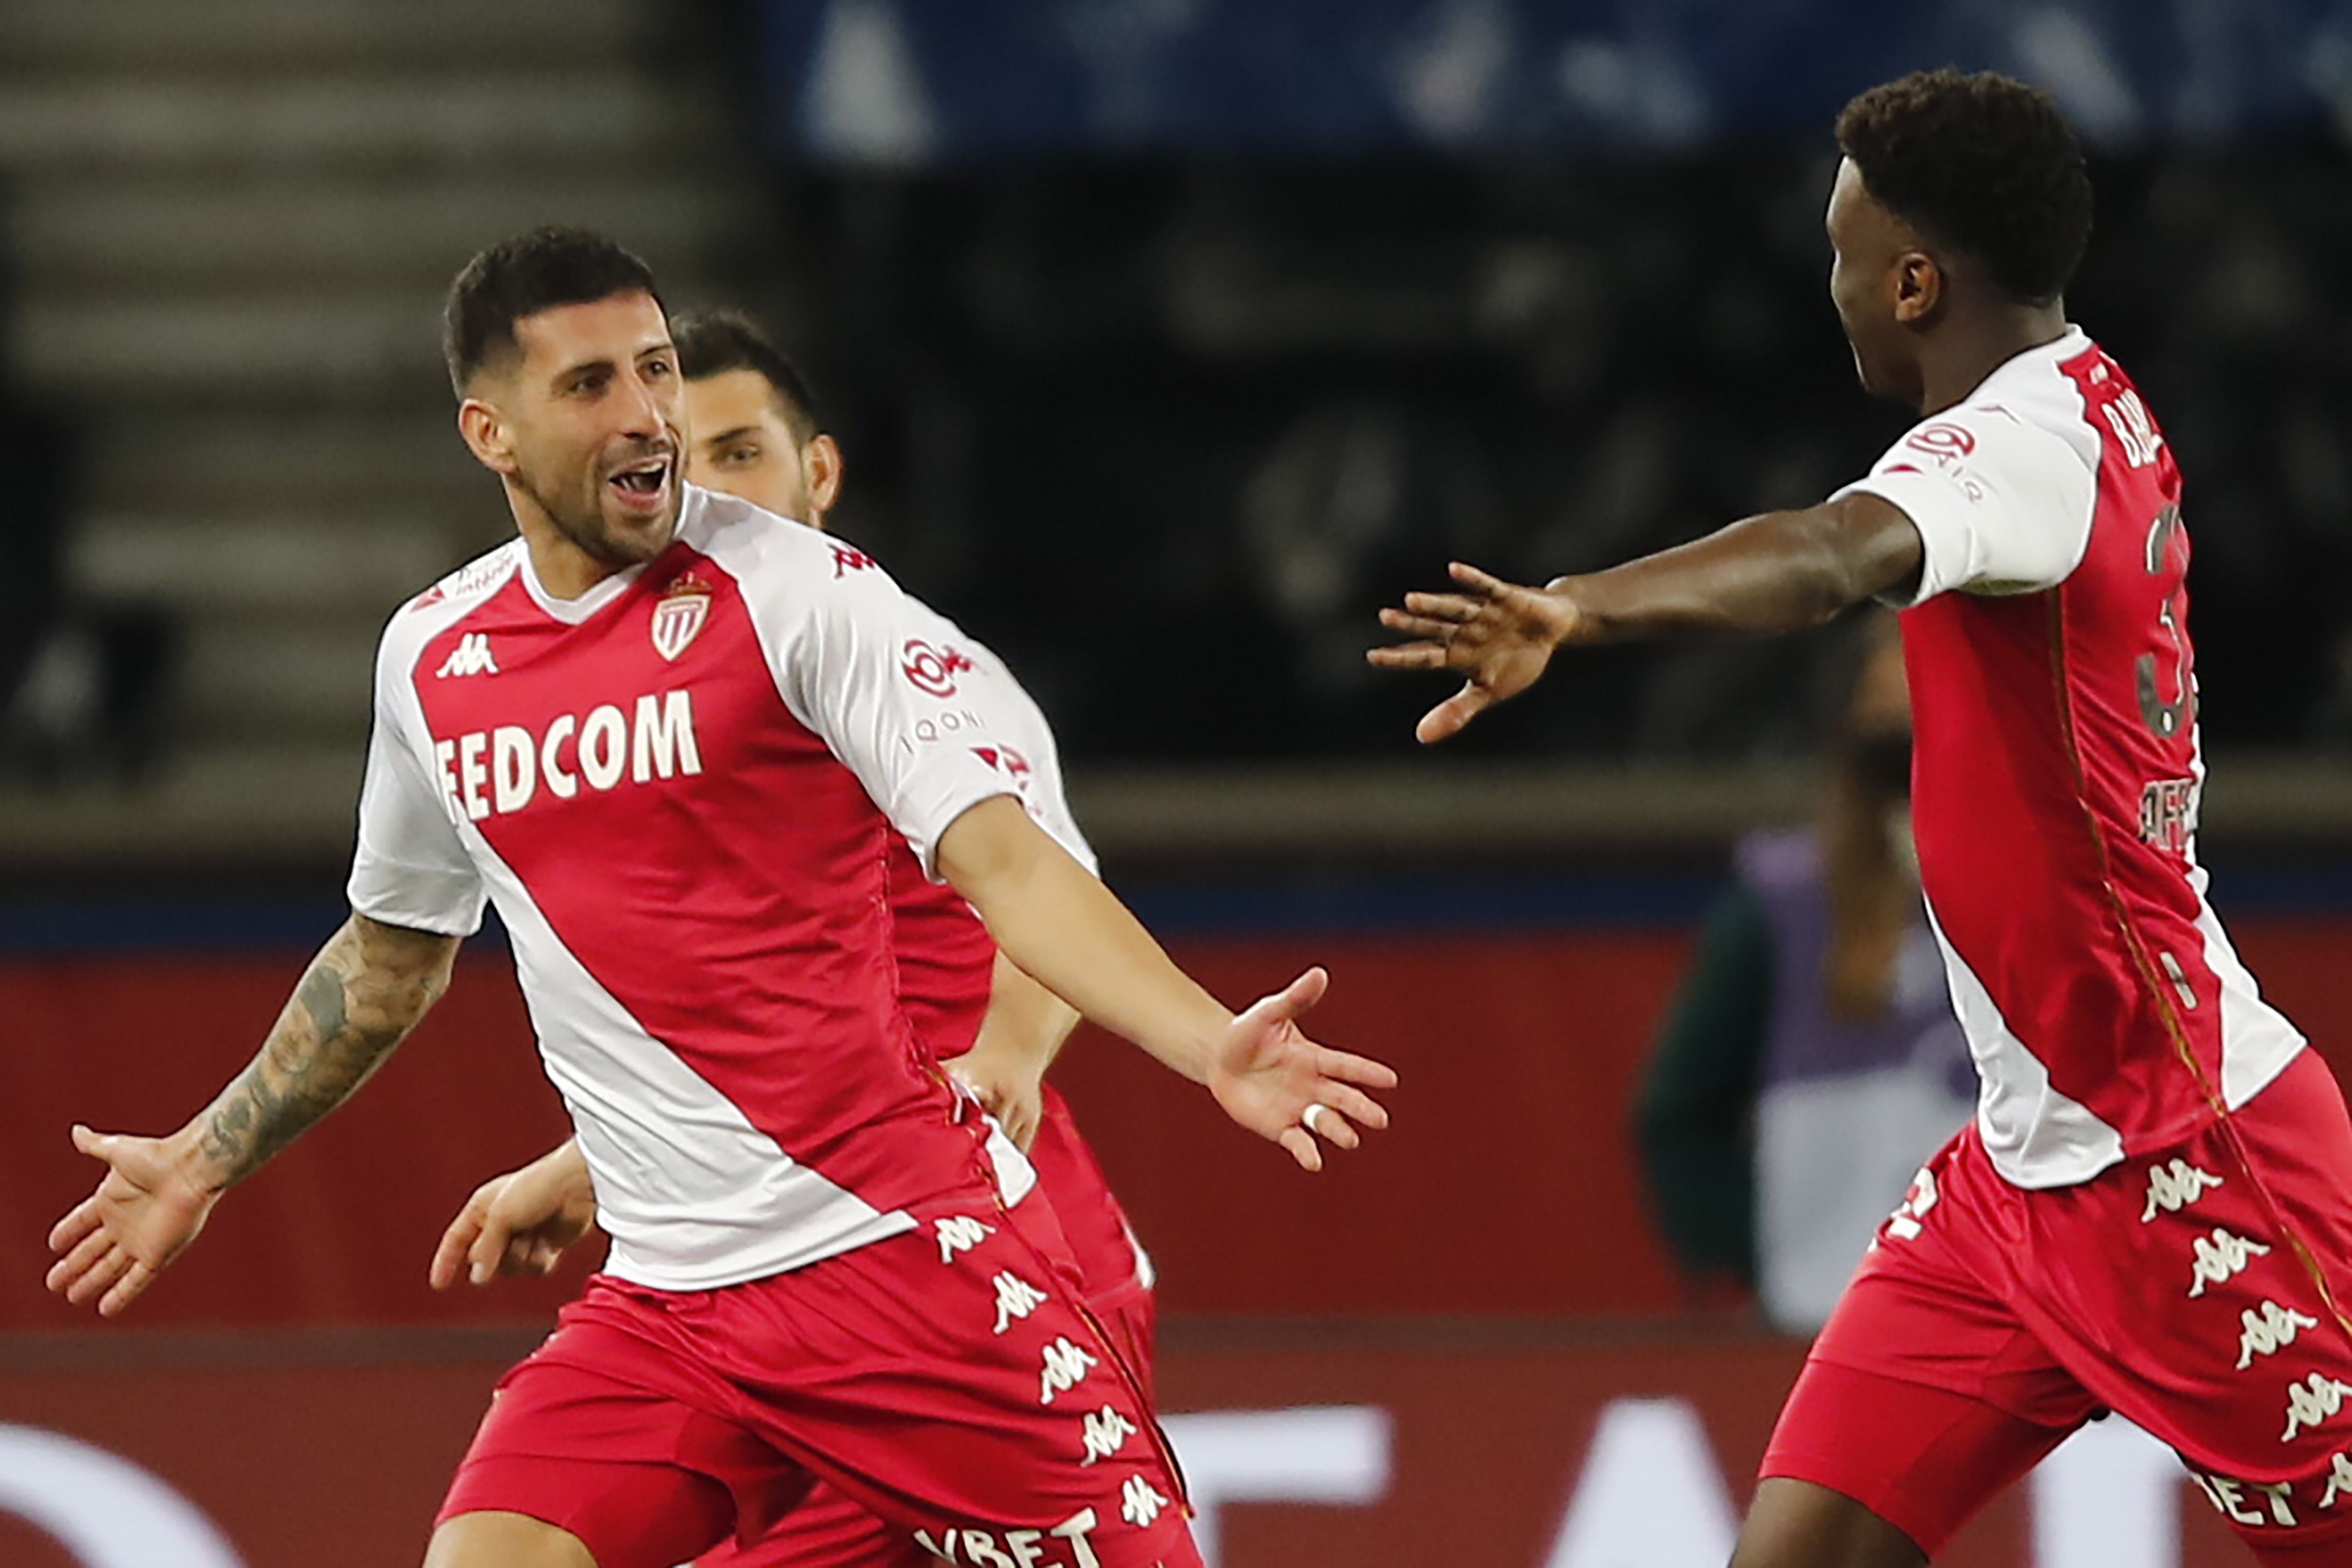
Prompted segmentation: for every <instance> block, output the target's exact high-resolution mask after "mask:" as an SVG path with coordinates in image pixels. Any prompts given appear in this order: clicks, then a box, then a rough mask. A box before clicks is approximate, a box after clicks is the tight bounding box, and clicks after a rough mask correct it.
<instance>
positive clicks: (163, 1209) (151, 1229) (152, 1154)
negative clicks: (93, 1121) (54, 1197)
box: [47, 1127, 222, 1318]
mask: <svg viewBox="0 0 2352 1568" xmlns="http://www.w3.org/2000/svg"><path fill="white" fill-rule="evenodd" d="M73 1142H74V1147H75V1148H77V1149H79V1150H80V1151H81V1152H83V1153H85V1154H88V1155H89V1156H90V1157H92V1158H93V1159H98V1160H103V1161H105V1162H106V1174H105V1175H104V1176H103V1177H101V1178H100V1181H99V1184H98V1190H97V1191H96V1192H94V1193H92V1194H90V1195H89V1196H88V1197H86V1198H84V1199H82V1201H81V1202H79V1203H78V1204H76V1205H74V1206H73V1207H72V1208H71V1209H69V1210H68V1211H67V1213H66V1216H65V1217H64V1218H63V1219H61V1220H59V1221H58V1223H57V1224H56V1225H55V1226H52V1227H51V1228H50V1231H49V1250H50V1251H52V1252H54V1253H56V1254H58V1260H57V1262H56V1263H54V1264H52V1265H51V1266H50V1268H49V1273H48V1279H47V1284H48V1287H49V1289H52V1290H55V1291H57V1292H58V1294H59V1295H61V1296H63V1297H64V1298H65V1299H66V1300H68V1301H71V1302H72V1303H73V1304H74V1305H75V1306H77V1307H81V1306H87V1305H89V1303H90V1302H92V1301H96V1302H97V1303H98V1311H99V1315H100V1317H104V1318H111V1317H113V1316H115V1315H116V1314H117V1313H119V1312H121V1310H123V1309H125V1308H126V1307H128V1306H130V1305H131V1302H133V1301H135V1300H138V1299H139V1297H140V1295H141V1294H142V1292H143V1291H145V1289H147V1287H148V1286H149V1285H151V1284H152V1283H154V1279H155V1276H156V1275H157V1274H159V1273H161V1272H163V1268H164V1266H165V1265H166V1264H168V1263H170V1262H171V1261H172V1259H173V1258H177V1257H178V1256H180V1254H181V1253H182V1252H184V1251H185V1250H186V1249H187V1246H188V1244H189V1243H190V1242H192V1241H194V1240H195V1239H196V1233H197V1232H198V1231H201V1230H202V1229H204V1228H205V1220H207V1219H209V1218H210V1217H211V1216H212V1212H213V1205H215V1204H216V1203H218V1202H220V1197H221V1191H222V1189H219V1188H214V1187H206V1186H204V1185H202V1184H198V1183H197V1182H195V1181H194V1180H192V1179H191V1178H190V1177H189V1175H188V1174H187V1173H186V1172H185V1171H184V1169H183V1168H182V1167H181V1164H180V1162H179V1160H178V1159H177V1158H176V1156H175V1152H174V1146H173V1142H172V1141H171V1140H169V1139H163V1138H134V1137H131V1135H129V1134H128V1133H121V1132H93V1131H90V1130H89V1128H87V1127H76V1128H75V1129H74V1130H73Z"/></svg>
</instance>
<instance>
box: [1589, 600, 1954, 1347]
mask: <svg viewBox="0 0 2352 1568" xmlns="http://www.w3.org/2000/svg"><path fill="white" fill-rule="evenodd" d="M1862 643H1863V647H1862V658H1861V660H1860V663H1859V668H1857V670H1856V672H1855V676H1854V679H1853V690H1852V692H1851V693H1850V694H1848V696H1847V699H1846V702H1845V705H1844V710H1843V713H1842V714H1841V715H1840V718H1839V722H1838V727H1837V735H1836V739H1835V742H1834V743H1833V744H1832V749H1831V752H1830V758H1829V764H1828V769H1827V778H1826V780H1825V784H1824V788H1823V790H1822V804H1821V814H1820V816H1819V819H1818V820H1817V821H1816V823H1815V824H1814V825H1813V826H1809V827H1801V828H1793V829H1785V830H1783V829H1774V830H1769V831H1764V832H1759V833H1751V834H1749V835H1748V837H1745V838H1743V839H1741V840H1740V842H1739V847H1738V849H1737V851H1735V853H1734V855H1733V858H1732V859H1733V864H1732V879H1731V884H1730V886H1729V887H1728V888H1727V889H1725V890H1724V892H1723V893H1722V894H1721V896H1719V897H1718V898H1717V900H1716V902H1715V905H1714V907H1713V908H1711V909H1710V910H1708V911H1707V917H1706V922H1705V924H1704V925H1703V927H1702V928H1701V930H1700V933H1699V942H1698V949H1697V952H1696V954H1695V955H1694V957H1693V958H1692V961H1691V971H1690V973H1689V975H1688V976H1687V978H1685V981H1684V983H1683V989H1682V993H1681V994H1680V995H1679V996H1678V997H1677V998H1676V1000H1675V1007H1674V1011H1673V1013H1672V1014H1671V1015H1670V1016H1669V1017H1668V1019H1667V1023H1666V1026H1665V1028H1664V1031H1663V1032H1662V1034H1661V1035H1660V1037H1659V1040H1658V1045H1657V1048H1656V1049H1655V1050H1654V1051H1653V1052H1652V1053H1651V1057H1650V1061H1649V1064H1648V1067H1647V1069H1646V1070H1645V1071H1644V1073H1643V1081H1642V1089H1641V1099H1640V1101H1639V1103H1638V1105H1637V1106H1636V1109H1635V1122H1636V1129H1637V1131H1638V1134H1639V1138H1640V1142H1641V1145H1642V1155H1643V1173H1645V1174H1646V1175H1647V1176H1648V1178H1649V1184H1650V1197H1651V1202H1652V1204H1653V1205H1654V1207H1655V1208H1656V1211H1657V1214H1658V1217H1659V1221H1660V1224H1661V1226H1662V1228H1663V1229H1664V1233H1665V1236H1666V1239H1667V1241H1668V1243H1669V1244H1670V1245H1671V1246H1672V1247H1673V1248H1674V1253H1675V1260H1676V1261H1677V1262H1679V1263H1680V1264H1681V1265H1682V1266H1683V1268H1684V1270H1685V1273H1686V1274H1687V1275H1689V1276H1690V1277H1692V1278H1693V1279H1695V1280H1705V1279H1710V1278H1721V1277H1723V1276H1726V1275H1728V1276H1729V1277H1731V1278H1733V1279H1737V1280H1738V1282H1739V1283H1740V1284H1741V1285H1744V1286H1747V1287H1748V1288H1750V1289H1753V1290H1754V1291H1755V1293H1756V1300H1757V1304H1758V1306H1759V1308H1760V1309H1761V1310H1762V1311H1763V1314H1764V1317H1765V1320H1766V1321H1769V1323H1771V1325H1772V1326H1773V1327H1774V1328H1777V1329H1780V1330H1782V1331H1785V1332H1789V1333H1801V1334H1811V1333H1813V1332H1814V1331H1817V1330H1819V1329H1820V1328H1821V1326H1822V1323H1823V1322H1824V1321H1827V1320H1828V1318H1829V1315H1830V1310H1831V1309H1832V1307H1835V1306H1836V1305H1837V1300H1838V1297H1839V1296H1840V1295H1841V1294H1843V1291H1844V1289H1845V1282H1846V1280H1847V1279H1849V1278H1851V1277H1852V1275H1853V1266H1854V1264H1855V1262H1856V1261H1857V1260H1858V1259H1859V1258H1861V1257H1862V1249H1863V1248H1864V1247H1865V1246H1866V1245H1868V1243H1869V1241H1870V1236H1871V1233H1872V1232H1873V1231H1874V1230H1875V1229H1877V1228H1878V1223H1879V1221H1881V1220H1883V1219H1885V1217H1886V1211H1887V1210H1888V1209H1890V1208H1892V1207H1894V1206H1895V1203H1896V1202H1897V1201H1898V1200H1900V1199H1901V1198H1902V1196H1903V1192H1904V1189H1905V1188H1906V1186H1908V1185H1909V1184H1910V1182H1911V1173H1913V1172H1914V1171H1916V1170H1917V1169H1918V1168H1919V1162H1920V1161H1921V1160H1922V1159H1924V1158H1926V1157H1927V1155H1928V1154H1930V1153H1932V1152H1934V1151H1935V1150H1936V1148H1937V1146H1938V1145H1940V1144H1941V1143H1942V1142H1944V1141H1945V1140H1946V1139H1947V1138H1949V1137H1950V1136H1951V1134H1952V1130H1953V1129H1954V1128H1956V1127H1958V1126H1960V1125H1961V1124H1962V1123H1964V1122H1965V1121H1968V1119H1969V1112H1970V1111H1971V1110H1974V1109H1975V1108H1976V1071H1975V1068H1974V1066H1973V1064H1972V1063H1971V1062H1970V1061H1969V1049H1968V1042H1967V1041H1966V1040H1965V1039H1964V1038H1963V1037H1961V1034H1960V1028H1959V1025H1958V1022H1956V1021H1955V1020H1954V1018H1953V1016H1952V1004H1951V996H1950V994H1949V992H1948V991H1947V990H1946V988H1945V985H1944V970H1943V963H1942V960H1941V959H1940V958H1939V957H1938V956H1937V951H1936V939H1935V936H1934V935H1933V934H1932V933H1931V932H1930V931H1928V929H1927V921H1926V919H1925V918H1924V917H1923V915H1922V914H1921V910H1920V904H1919V869H1918V858H1917V857H1916V855H1915V854H1914V853H1913V850H1912V847H1911V700H1910V697H1909V694H1908V692H1907V690H1906V687H1905V684H1904V679H1903V645H1902V643H1901V642H1900V641H1899V640H1898V638H1897V637H1896V635H1895V617H1894V616H1889V615H1886V614H1885V613H1883V612H1881V613H1877V614H1874V615H1873V616H1870V617H1869V619H1868V621H1867V622H1866V623H1865V626H1864V632H1863V637H1862Z"/></svg>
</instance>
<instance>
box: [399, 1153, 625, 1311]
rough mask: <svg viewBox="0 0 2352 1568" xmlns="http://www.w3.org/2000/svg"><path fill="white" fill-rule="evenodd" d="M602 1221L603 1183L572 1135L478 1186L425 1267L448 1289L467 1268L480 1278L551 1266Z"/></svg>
mask: <svg viewBox="0 0 2352 1568" xmlns="http://www.w3.org/2000/svg"><path fill="white" fill-rule="evenodd" d="M595 1223H596V1188H595V1184H593V1182H592V1181H590V1179H589V1175H588V1158H587V1156H586V1155H584V1154H583V1153H582V1152H580V1140H578V1139H577V1138H567V1139H565V1140H564V1141H563V1142H561V1143H559V1144H557V1145H556V1146H555V1147H554V1148H552V1149H551V1150H549V1151H548V1152H546V1153H544V1154H541V1156H540V1157H539V1158H538V1159H536V1160H533V1161H532V1162H531V1163H530V1164H528V1165H525V1166H523V1167H522V1168H521V1169H520V1170H517V1171H509V1172H507V1173H505V1174H503V1175H498V1176H492V1177H491V1178H490V1179H489V1180H488V1181H487V1182H484V1183H483V1184H481V1185H480V1186H478V1187H476V1188H475V1189H474V1194H473V1196H471V1197H469V1198H467V1200H466V1202H465V1204H464V1205H463V1206H462V1207H460V1208H459V1209H458V1210H457V1218H455V1219H453V1220H451V1221H450V1222H449V1228H448V1229H446V1230H445V1231H443V1232H442V1233H441V1245H440V1246H439V1247H436V1249H435V1250H434V1253H433V1264H432V1267H431V1268H430V1269H428V1270H427V1272H426V1276H425V1277H426V1279H429V1280H430V1281H431V1282H432V1285H433V1289H436V1290H446V1289H448V1288H449V1287H450V1286H452V1285H455V1284H456V1283H457V1276H458V1275H459V1274H460V1273H461V1272H462V1273H463V1274H464V1275H465V1276H466V1278H467V1279H468V1280H470V1281H471V1282H472V1283H474V1284H476V1285H488V1283H490V1281H492V1280H493V1279H498V1278H499V1276H500V1275H508V1274H534V1275H537V1274H547V1273H551V1272H552V1271H553V1269H554V1268H555V1265H556V1263H557V1262H558V1261H559V1260H560V1259H561V1258H562V1257H563V1254H564V1250H565V1249H566V1248H567V1247H571V1246H572V1243H574V1242H576V1241H578V1240H579V1239H580V1238H581V1237H583V1236H585V1235H587V1234H588V1232H589V1230H590V1228H591V1227H592V1226H594V1225H595Z"/></svg>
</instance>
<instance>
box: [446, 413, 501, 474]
mask: <svg viewBox="0 0 2352 1568" xmlns="http://www.w3.org/2000/svg"><path fill="white" fill-rule="evenodd" d="M457 434H458V435H460V436H462V437H465V440H466V449H467V451H469V452H471V453H473V454H474V460H475V461H476V462H478V463H479V464H481V465H482V467H484V468H488V469H489V470H490V471H491V472H492V473H494V474H511V473H513V472H514V471H515V458H514V448H513V447H512V446H511V445H510V444H509V441H508V439H507V422H506V420H505V418H504V417H503V416H501V415H500V414H499V411H498V407H497V405H494V404H491V403H488V402H485V401H484V400H483V399H481V398H478V397H469V398H467V399H466V401H465V402H463V403H460V404H459V405H457Z"/></svg>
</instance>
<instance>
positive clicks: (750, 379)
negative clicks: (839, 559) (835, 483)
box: [686, 370, 824, 527]
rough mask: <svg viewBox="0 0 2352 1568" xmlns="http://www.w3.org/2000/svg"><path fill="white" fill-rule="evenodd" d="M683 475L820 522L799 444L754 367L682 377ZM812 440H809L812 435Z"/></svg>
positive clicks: (777, 511) (771, 391)
mask: <svg viewBox="0 0 2352 1568" xmlns="http://www.w3.org/2000/svg"><path fill="white" fill-rule="evenodd" d="M686 412H687V420H686V424H687V428H688V429H689V430H691V431H693V432H694V439H693V442H692V443H691V444H690V445H689V446H688V448H687V459H686V477H687V478H688V479H689V480H691V481H692V482H693V483H695V484H698V485H702V486H704V487H706V488H708V489H714V490H725V491H726V492H727V493H728V494H729V495H731V496H740V497H741V498H742V499H743V500H747V501H750V502H751V504H752V505H753V506H756V507H761V508H763V509H765V510H769V511H772V512H774V513H775V514H776V515H777V516H778V517H789V518H792V519H794V520H795V521H801V522H805V523H809V524H812V525H814V526H816V527H823V526H824V508H823V507H822V506H821V505H818V504H817V501H816V497H815V496H814V493H813V490H814V487H813V485H812V483H811V475H810V464H809V461H808V457H807V453H806V451H805V449H804V448H803V446H802V444H801V441H800V439H799V437H796V436H794V435H793V428H792V426H791V425H789V424H788V423H786V421H785V419H784V411H783V409H782V406H781V405H779V403H778V401H777V397H776V392H775V389H774V388H773V387H772V386H771V385H770V384H768V378H767V377H766V376H764V375H761V374H760V373H759V372H758V371H756V370H729V371H721V372H719V374H717V375H709V376H704V377H703V378H702V379H700V380H698V381H689V382H688V383H687V384H686ZM810 445H812V446H813V445H814V443H813V442H812V443H810Z"/></svg>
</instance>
